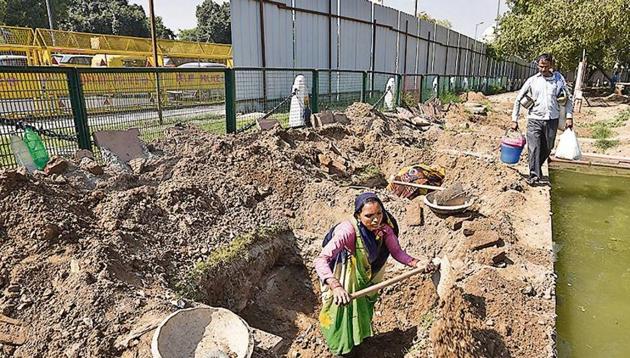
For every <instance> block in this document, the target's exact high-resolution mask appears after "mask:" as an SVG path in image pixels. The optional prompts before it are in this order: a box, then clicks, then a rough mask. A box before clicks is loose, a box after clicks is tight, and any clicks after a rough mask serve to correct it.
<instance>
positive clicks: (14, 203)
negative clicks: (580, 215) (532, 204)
mask: <svg viewBox="0 0 630 358" xmlns="http://www.w3.org/2000/svg"><path fill="white" fill-rule="evenodd" d="M370 109H371V106H370V105H368V104H365V103H355V104H353V105H352V106H350V107H349V108H348V109H347V110H346V112H345V115H346V116H347V118H348V121H349V123H347V124H341V123H342V122H343V121H344V119H343V117H339V118H337V115H336V114H333V119H335V122H336V123H332V124H329V125H326V126H323V127H321V128H315V129H313V128H308V129H289V130H285V129H280V128H277V127H273V128H270V129H268V130H266V131H264V132H256V133H241V134H237V135H231V136H216V135H213V134H209V133H206V132H204V131H202V130H201V129H198V128H195V127H181V126H179V127H175V128H169V129H167V130H166V131H165V133H164V137H163V138H162V139H159V140H157V141H155V142H152V143H150V144H148V145H147V149H148V151H149V153H143V155H142V158H140V159H130V161H129V165H118V164H116V163H114V164H108V165H104V166H103V165H100V164H99V163H97V162H95V161H94V160H93V159H91V158H90V157H89V155H87V154H86V153H83V154H81V155H79V156H78V157H77V158H76V159H73V160H67V162H68V167H67V169H66V170H65V171H62V172H60V173H56V174H53V175H44V174H43V173H35V174H34V175H30V174H27V173H23V172H19V171H15V170H4V171H0V235H1V236H2V238H3V239H2V240H0V252H2V253H3V255H2V256H0V287H1V288H2V289H3V290H2V295H1V296H0V310H1V312H2V314H4V315H6V316H9V317H12V318H13V319H16V320H18V321H20V322H22V323H23V324H24V326H25V327H28V332H27V334H26V335H25V341H24V343H23V344H22V345H16V344H15V343H16V342H15V341H13V343H12V344H6V345H4V346H3V352H4V353H3V354H5V355H15V356H64V355H68V356H148V355H147V354H148V353H147V352H148V347H150V337H151V330H150V328H151V327H152V325H151V324H150V323H151V322H153V321H154V320H155V319H156V317H158V318H159V317H164V316H165V315H167V314H168V313H170V312H173V311H174V310H176V309H179V308H182V307H190V306H191V305H196V304H200V303H203V304H221V305H223V306H227V307H232V308H233V309H234V310H235V311H236V312H237V313H239V314H240V315H242V316H243V317H244V318H245V319H246V320H247V321H248V323H250V325H251V326H253V327H255V328H257V329H260V330H263V331H265V332H269V333H270V334H272V335H274V336H276V337H281V338H282V341H281V342H280V343H278V344H277V346H273V347H272V350H273V351H274V352H275V353H274V354H277V355H281V356H285V355H286V356H291V355H297V356H305V357H306V356H324V357H326V356H328V355H327V354H328V353H327V352H326V348H325V344H324V343H323V341H322V337H321V335H320V333H319V329H318V316H317V315H318V305H319V293H320V292H319V282H318V279H317V277H316V276H315V274H314V272H313V268H312V260H313V258H314V256H315V255H317V254H318V252H319V250H321V240H322V235H323V234H324V233H325V232H326V231H327V230H328V229H329V228H330V227H331V226H332V225H334V224H335V223H336V222H339V221H340V220H343V219H344V218H347V217H348V216H349V215H351V213H349V212H348V211H349V210H351V207H352V204H353V200H354V198H355V197H356V195H357V194H358V193H360V192H361V191H362V190H374V191H377V192H378V193H379V196H380V197H382V198H383V201H384V202H385V205H386V206H387V208H388V210H389V211H390V212H392V214H393V215H394V216H395V217H396V218H398V221H399V223H400V226H401V235H400V242H401V246H402V247H403V248H405V249H406V250H407V251H408V252H409V253H410V254H411V255H413V256H415V257H419V258H422V259H428V258H430V257H432V256H434V255H435V256H443V255H446V254H449V255H454V256H455V257H453V258H452V260H451V262H452V263H453V270H455V271H456V275H457V280H456V286H457V287H456V289H455V293H452V294H451V296H450V297H451V298H450V299H449V301H447V302H440V301H439V298H438V297H437V295H436V293H435V287H434V286H433V284H432V283H431V281H430V279H429V278H428V277H424V276H418V277H414V278H413V279H410V280H409V281H406V282H404V283H399V284H397V285H396V286H394V287H392V288H391V290H389V289H388V290H387V291H386V292H383V294H382V296H381V299H380V300H379V301H378V303H377V306H376V307H375V311H377V312H380V313H378V314H375V319H374V327H375V331H376V332H379V333H378V334H386V335H388V337H390V338H389V339H388V340H378V339H374V340H368V341H366V342H365V343H364V344H363V345H362V346H361V347H360V348H359V354H361V353H363V354H364V356H367V355H366V354H370V353H374V352H378V354H376V353H375V355H374V356H377V357H381V356H386V355H387V354H390V353H391V355H394V354H400V349H401V347H402V346H404V345H408V344H409V342H411V339H413V337H411V339H410V337H409V334H408V332H412V331H413V332H416V331H418V334H421V333H422V334H426V333H427V332H426V331H428V330H431V332H436V333H432V334H431V335H429V334H426V337H427V338H426V339H427V340H430V342H429V344H427V345H426V347H425V348H423V349H421V350H420V353H418V355H413V356H414V357H416V356H420V357H430V356H441V355H440V353H442V352H451V351H450V350H449V347H451V345H452V344H453V343H454V342H464V343H462V346H461V347H462V348H461V349H464V351H465V350H466V349H468V348H470V347H477V348H474V349H483V347H499V346H501V347H504V349H505V350H507V351H509V352H510V353H511V355H512V356H515V357H516V356H527V355H528V354H531V355H529V356H535V357H538V356H544V355H543V354H538V353H535V354H534V353H532V350H531V349H529V348H531V347H532V346H542V345H544V344H546V340H547V338H546V337H547V335H546V329H547V328H548V325H549V323H548V322H551V321H550V317H552V314H553V300H550V299H547V298H546V297H547V296H548V297H551V295H552V291H549V292H548V291H547V290H546V289H545V288H544V287H543V288H541V291H540V293H541V297H538V296H534V297H532V296H526V295H524V294H523V293H522V292H521V291H520V290H521V289H522V288H523V283H522V282H521V281H520V280H510V279H507V278H505V277H502V276H499V275H498V274H496V273H495V272H494V271H507V270H499V269H497V267H498V265H502V264H503V263H505V260H506V259H507V257H508V256H509V259H510V260H513V261H514V262H516V263H519V264H520V263H524V262H528V260H529V258H530V257H542V256H543V255H541V254H540V253H539V252H538V251H536V250H533V249H530V248H527V247H526V246H525V245H521V244H519V241H518V238H517V237H514V235H515V234H514V233H513V230H511V225H512V221H513V220H515V219H514V218H513V216H512V215H513V213H514V212H517V211H518V210H519V208H522V207H523V205H524V202H516V203H513V202H512V201H510V200H507V198H510V196H509V195H511V193H510V192H514V191H505V190H503V189H502V188H505V187H510V185H512V183H515V182H516V183H521V184H522V182H523V179H522V178H521V177H520V176H519V175H518V173H516V172H514V171H513V170H511V169H508V168H506V167H503V166H500V165H498V164H497V163H495V162H491V161H488V160H483V159H481V158H478V157H474V156H466V155H459V156H458V155H445V154H444V153H441V152H440V151H439V150H446V149H448V150H456V151H471V150H474V151H475V152H480V153H495V152H496V151H494V148H495V147H496V143H495V142H493V140H492V139H480V138H484V137H472V136H467V135H462V134H459V133H453V132H452V131H446V130H444V129H442V128H441V125H442V124H440V123H446V125H447V126H449V128H450V123H451V122H456V121H458V120H462V119H461V116H460V115H456V113H461V111H462V108H461V106H452V108H451V109H450V110H449V111H448V112H446V108H442V107H441V106H440V105H437V104H436V103H435V102H434V104H433V105H427V106H424V107H423V110H426V111H428V112H432V114H431V113H421V112H420V109H411V110H408V111H409V112H410V113H412V114H413V115H414V117H412V119H413V118H416V117H418V118H421V119H423V120H426V121H429V122H430V125H428V126H425V127H427V128H428V129H427V130H426V131H425V130H421V129H419V128H418V127H419V126H417V125H412V126H410V124H409V123H408V122H407V121H406V120H403V119H401V118H399V117H397V116H395V117H394V118H392V117H389V116H380V115H378V114H373V113H371V112H370ZM416 111H418V112H416ZM458 111H460V112H458ZM404 115H405V116H408V113H405V114H404ZM487 120H488V123H484V122H480V123H472V124H471V129H473V130H478V131H480V132H483V134H484V135H496V136H497V138H499V137H500V135H501V134H502V131H503V128H501V127H500V126H498V125H496V122H493V121H496V119H495V118H494V117H493V113H489V115H488V119H487ZM138 154H139V153H138ZM145 154H148V155H145ZM415 163H427V164H431V165H436V166H442V167H445V168H446V177H445V181H446V182H445V185H447V186H448V185H450V184H452V183H455V182H461V183H462V184H463V185H464V187H466V188H467V190H468V188H470V191H471V194H473V195H475V196H476V197H478V198H479V202H480V203H479V209H478V212H474V213H471V214H470V215H468V216H466V218H456V219H448V220H445V219H444V218H441V217H438V216H437V215H435V214H434V213H433V212H431V211H430V210H423V206H422V204H421V199H416V200H414V201H409V200H408V199H405V198H398V197H396V196H395V195H392V194H391V193H389V192H388V191H387V190H386V189H384V185H383V183H379V182H378V181H374V182H373V183H372V184H373V186H372V187H370V188H369V189H367V188H360V189H356V188H353V186H354V185H357V184H358V183H359V182H362V183H365V182H364V181H362V179H366V178H368V177H369V178H377V177H378V175H379V174H380V175H381V176H384V177H388V176H389V175H391V174H394V173H396V172H397V171H398V170H399V169H400V168H401V167H404V166H406V165H412V164H415ZM365 173H369V174H370V175H366V176H365V177H361V176H362V175H364V174H365ZM359 177H361V178H359ZM59 178H62V179H63V180H64V181H65V182H64V183H61V180H60V179H59ZM369 178H368V179H369ZM357 180H358V181H357ZM528 190H530V189H529V188H528V187H524V191H523V195H526V194H528ZM519 194H521V193H519ZM460 219H461V220H460ZM451 221H452V222H451ZM262 228H282V230H281V231H280V232H281V233H282V235H278V237H279V239H278V240H280V241H281V242H283V243H285V244H287V246H286V247H285V246H282V249H279V248H275V247H274V248H271V249H269V250H266V251H265V250H262V251H261V246H254V247H252V251H247V252H249V253H250V254H243V255H240V254H241V253H243V252H244V251H243V250H241V249H242V247H240V246H238V247H236V248H235V247H234V246H232V245H236V243H238V242H241V241H242V240H243V238H246V237H248V235H252V233H254V232H257V230H260V229H262ZM263 241H264V240H263ZM499 241H503V245H504V246H502V247H500V248H497V247H493V246H497V244H498V243H499ZM252 242H255V243H256V244H255V245H262V243H261V242H259V240H253V241H252ZM469 243H474V245H471V246H468V245H469ZM278 247H280V246H278ZM471 247H474V248H475V251H471V250H470V248H471ZM239 248H240V249H239ZM237 249H238V250H237ZM494 249H497V250H500V251H501V252H503V253H504V255H500V252H497V253H496V254H495V252H494V251H493V250H494ZM226 250H227V251H226ZM235 251H236V253H239V255H233V254H234V252H235ZM252 252H263V253H264V254H262V256H261V257H259V258H258V259H256V260H254V261H249V265H248V264H247V262H248V261H247V260H250V259H251V257H254V256H253V254H251V253H252ZM225 253H228V254H229V255H228V254H226V255H225V256H222V255H223V254H225ZM485 253H487V254H488V255H490V254H492V257H490V258H489V260H490V261H489V264H488V265H478V262H477V261H479V260H478V259H479V257H478V256H477V255H481V254H484V255H485ZM508 254H509V255H508ZM216 255H219V256H220V257H221V258H227V259H226V260H225V261H221V262H222V264H221V265H219V266H211V267H216V270H213V271H212V273H213V274H212V275H208V274H207V271H204V269H207V268H208V267H210V266H209V265H210V264H212V263H216V261H212V260H217V256H216ZM392 261H393V260H392ZM495 261H496V262H495ZM549 264H551V262H549ZM516 266H517V265H516V264H515V265H513V266H512V267H516ZM227 268H230V270H229V272H230V275H227V274H226V273H227V272H228V271H225V270H227ZM401 269H402V268H401V267H400V265H394V264H392V265H390V266H389V268H388V271H387V275H393V274H395V273H397V272H398V270H401ZM486 270H494V271H486ZM517 281H518V282H517ZM537 287H539V286H537ZM547 292H548V293H549V294H548V295H547ZM542 295H544V296H545V297H542ZM517 296H518V297H522V299H523V300H522V301H521V300H519V299H517V298H514V297H517ZM511 298H514V299H511ZM475 300H476V301H475ZM478 301H484V302H485V303H484V311H485V314H486V316H487V317H492V319H493V320H494V322H495V323H496V324H495V325H494V326H493V327H490V328H492V332H487V331H484V330H483V329H482V328H480V327H483V323H484V321H485V320H487V319H488V318H485V317H483V318H482V316H483V315H481V314H480V313H479V312H478V307H477V306H476V304H478ZM536 307H539V308H540V310H537V309H535V308H536ZM530 311H535V312H539V311H540V312H542V313H540V314H539V315H538V316H536V318H535V321H534V322H537V321H538V320H539V319H544V322H545V324H544V325H538V324H537V325H535V326H534V327H532V326H531V324H530V321H531V319H532V318H531V317H530V315H529V313H530ZM461 312H464V316H465V317H463V318H462V316H461V315H459V313H461ZM545 314H547V315H548V316H545ZM147 316H151V317H152V319H148V318H146V317H147ZM431 317H434V318H431ZM484 318H485V320H484ZM510 320H512V322H511V323H509V324H508V323H507V322H510ZM551 320H552V319H551ZM422 322H424V323H422ZM449 322H450V323H449ZM503 324H505V325H508V327H507V328H505V329H502V330H501V332H503V333H501V332H498V331H495V328H496V329H497V330H498V327H500V326H501V325H503ZM145 328H146V330H145ZM488 328H489V327H485V328H484V329H488ZM420 331H423V332H420ZM449 331H454V332H460V333H461V335H455V336H449V337H450V338H449V337H447V336H445V335H446V334H447V332H449ZM0 332H1V331H0ZM506 332H509V334H508V333H506ZM458 334H459V333H458ZM414 335H415V333H414ZM489 342H490V343H489ZM495 349H498V348H495ZM7 352H9V353H7ZM393 352H398V353H393ZM486 353H487V352H486ZM445 354H446V353H445ZM408 356H409V355H408ZM462 356H466V355H465V354H464V355H462Z"/></svg>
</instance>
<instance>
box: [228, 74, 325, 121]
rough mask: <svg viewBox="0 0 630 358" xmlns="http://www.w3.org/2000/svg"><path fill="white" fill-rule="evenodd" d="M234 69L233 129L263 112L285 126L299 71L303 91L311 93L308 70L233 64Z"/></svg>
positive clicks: (253, 119)
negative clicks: (234, 117)
mask: <svg viewBox="0 0 630 358" xmlns="http://www.w3.org/2000/svg"><path fill="white" fill-rule="evenodd" d="M234 71H235V77H236V112H237V117H236V128H237V129H242V128H246V127H248V126H251V125H252V124H253V123H254V122H255V121H256V119H258V118H261V117H263V116H265V115H266V114H269V117H270V118H273V119H276V120H277V121H278V122H280V124H281V125H282V126H283V127H286V126H288V124H289V110H290V108H291V94H292V88H293V83H294V82H295V79H296V77H297V76H299V75H302V76H304V83H305V87H306V88H305V89H306V93H307V94H308V95H309V97H310V96H311V89H312V85H313V72H312V70H300V69H265V70H263V69H260V68H237V69H235V70H234ZM307 105H310V101H309V103H307ZM270 112H271V113H270Z"/></svg>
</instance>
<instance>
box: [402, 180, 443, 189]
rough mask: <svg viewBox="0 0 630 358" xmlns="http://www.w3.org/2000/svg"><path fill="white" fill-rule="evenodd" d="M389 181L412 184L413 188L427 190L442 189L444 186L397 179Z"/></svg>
mask: <svg viewBox="0 0 630 358" xmlns="http://www.w3.org/2000/svg"><path fill="white" fill-rule="evenodd" d="M390 183H392V184H398V185H406V186H413V187H415V188H421V189H429V190H444V189H445V188H442V187H441V186H433V185H425V184H416V183H407V182H404V181H398V180H392V181H390Z"/></svg>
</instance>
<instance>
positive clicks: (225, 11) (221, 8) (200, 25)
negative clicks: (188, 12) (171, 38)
mask: <svg viewBox="0 0 630 358" xmlns="http://www.w3.org/2000/svg"><path fill="white" fill-rule="evenodd" d="M196 15H197V27H196V28H194V29H188V30H180V32H179V38H180V39H182V40H188V41H201V42H215V43H226V44H229V43H232V33H231V28H230V3H229V2H224V3H223V4H222V5H219V4H217V3H215V2H214V1H212V0H204V2H203V3H202V4H201V5H198V6H197V12H196Z"/></svg>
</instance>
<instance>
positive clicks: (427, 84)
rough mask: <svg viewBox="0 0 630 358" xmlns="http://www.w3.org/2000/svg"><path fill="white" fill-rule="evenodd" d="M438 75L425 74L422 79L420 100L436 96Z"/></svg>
mask: <svg viewBox="0 0 630 358" xmlns="http://www.w3.org/2000/svg"><path fill="white" fill-rule="evenodd" d="M438 85H439V84H438V76H436V75H425V76H424V77H423V81H422V101H424V102H426V101H427V100H429V99H431V98H433V97H436V96H437V94H438Z"/></svg>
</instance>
